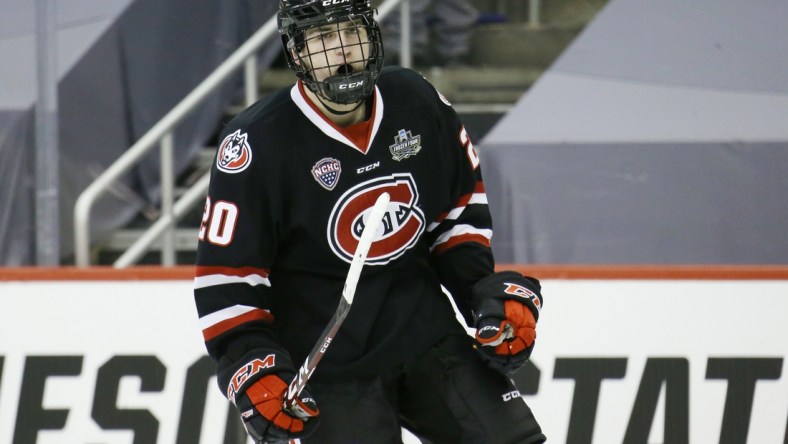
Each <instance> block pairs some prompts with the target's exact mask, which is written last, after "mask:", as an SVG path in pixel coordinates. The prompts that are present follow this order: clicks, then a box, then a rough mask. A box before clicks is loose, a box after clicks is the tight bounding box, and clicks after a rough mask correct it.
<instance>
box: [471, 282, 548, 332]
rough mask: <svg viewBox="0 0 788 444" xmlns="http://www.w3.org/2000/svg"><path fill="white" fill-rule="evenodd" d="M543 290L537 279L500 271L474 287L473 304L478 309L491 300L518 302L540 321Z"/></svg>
mask: <svg viewBox="0 0 788 444" xmlns="http://www.w3.org/2000/svg"><path fill="white" fill-rule="evenodd" d="M541 289H542V286H541V285H540V284H539V280H538V279H536V278H533V277H529V276H523V275H522V274H520V273H518V272H516V271H500V272H498V273H493V274H491V275H489V276H487V277H485V278H484V279H482V280H480V281H479V282H477V283H476V284H475V285H474V286H473V291H472V297H473V304H474V307H477V309H478V308H479V307H482V306H483V305H485V304H484V303H485V301H488V300H490V299H495V300H503V301H505V300H516V301H519V302H521V303H523V304H525V305H526V306H527V307H528V309H529V310H531V312H532V313H533V315H534V319H536V320H537V321H538V320H539V311H540V310H541V309H542V294H541Z"/></svg>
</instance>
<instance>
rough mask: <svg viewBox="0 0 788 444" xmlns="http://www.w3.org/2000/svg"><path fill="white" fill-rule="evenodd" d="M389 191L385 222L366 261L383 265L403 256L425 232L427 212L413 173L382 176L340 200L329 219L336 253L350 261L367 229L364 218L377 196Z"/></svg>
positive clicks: (329, 231) (329, 238) (360, 185)
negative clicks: (365, 228)
mask: <svg viewBox="0 0 788 444" xmlns="http://www.w3.org/2000/svg"><path fill="white" fill-rule="evenodd" d="M384 192H387V193H389V195H390V196H391V201H390V202H389V206H388V208H387V210H386V214H385V215H384V216H383V223H382V224H381V228H380V230H379V231H378V233H377V236H376V238H375V241H374V242H373V243H372V246H371V247H370V248H369V254H368V255H367V264H370V265H383V264H387V263H389V262H391V261H392V260H394V259H396V258H398V257H400V256H402V255H403V254H405V252H406V251H407V250H408V249H410V248H411V247H413V246H414V245H415V244H416V242H417V241H418V240H419V237H420V236H421V234H422V233H423V232H424V228H425V223H424V212H423V211H422V210H421V209H420V208H419V207H418V202H419V193H418V190H417V189H416V182H415V181H414V180H413V176H411V175H410V174H394V175H391V176H386V177H379V178H376V179H372V180H369V181H366V182H363V183H360V184H358V185H356V186H355V187H353V188H351V189H349V190H348V191H346V192H345V193H344V194H343V195H342V196H341V197H340V198H339V200H337V203H336V204H335V205H334V209H333V210H332V211H331V217H330V218H329V220H328V227H327V235H328V244H329V246H330V247H331V250H332V251H333V252H334V254H336V255H337V257H339V258H340V259H342V260H343V261H345V262H348V263H350V261H351V260H352V259H353V254H354V253H355V251H356V246H357V245H358V241H359V239H360V238H361V232H362V231H363V230H364V220H365V219H366V218H367V217H368V216H369V213H370V210H371V209H372V205H373V204H374V202H375V200H377V198H378V196H380V195H381V194H383V193H384Z"/></svg>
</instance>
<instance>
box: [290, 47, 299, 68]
mask: <svg viewBox="0 0 788 444" xmlns="http://www.w3.org/2000/svg"><path fill="white" fill-rule="evenodd" d="M290 55H292V56H293V63H295V64H296V65H299V66H300V65H301V57H299V56H298V54H297V53H296V52H295V49H293V48H290Z"/></svg>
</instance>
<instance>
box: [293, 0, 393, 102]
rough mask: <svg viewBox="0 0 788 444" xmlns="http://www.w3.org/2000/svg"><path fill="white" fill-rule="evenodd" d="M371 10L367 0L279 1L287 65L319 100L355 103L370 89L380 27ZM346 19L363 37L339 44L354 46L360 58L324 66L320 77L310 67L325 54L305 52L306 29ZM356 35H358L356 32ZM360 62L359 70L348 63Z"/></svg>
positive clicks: (379, 56) (377, 64) (378, 59)
mask: <svg viewBox="0 0 788 444" xmlns="http://www.w3.org/2000/svg"><path fill="white" fill-rule="evenodd" d="M373 13H374V10H373V9H372V7H371V5H370V2H369V0H280V2H279V14H278V22H279V34H280V36H281V39H282V45H283V47H284V51H285V56H286V57H287V63H288V65H289V66H290V68H291V69H292V70H293V71H295V73H296V75H297V76H298V78H299V79H301V81H302V82H303V83H304V85H306V87H307V88H309V89H310V90H311V91H312V92H314V93H315V94H317V95H318V96H319V97H320V98H321V99H324V100H328V101H330V102H333V103H338V104H353V103H359V102H361V101H363V100H365V99H366V98H367V97H369V96H370V95H371V94H372V92H373V91H374V87H375V82H376V81H377V79H378V77H379V76H380V71H381V69H382V67H383V42H382V38H381V35H380V28H379V26H378V24H377V22H376V21H375V19H374V18H373ZM345 22H350V23H351V25H350V26H351V27H355V28H356V29H359V30H361V29H363V30H365V34H366V40H364V41H361V40H357V41H347V42H343V43H341V44H342V46H343V47H350V46H358V47H359V48H360V51H356V52H360V53H361V57H362V59H360V60H355V61H346V62H345V63H343V64H342V65H336V64H335V65H329V64H328V59H327V58H326V63H325V64H324V65H325V66H323V67H321V68H320V69H328V70H329V72H330V75H329V76H328V77H326V78H324V79H322V80H318V79H317V78H316V76H315V72H314V71H315V69H313V68H312V65H313V63H312V62H313V61H314V60H315V59H316V58H317V57H327V56H326V54H325V51H316V52H315V53H309V52H308V51H307V53H306V54H304V51H305V50H307V49H308V45H307V41H306V32H307V30H308V29H312V28H316V27H320V28H321V30H322V29H323V28H325V27H336V28H335V29H336V30H337V31H339V29H340V24H341V23H345ZM358 35H361V32H359V34H358ZM358 61H363V68H362V69H355V70H354V69H352V66H351V65H350V63H351V62H353V63H354V64H355V62H358Z"/></svg>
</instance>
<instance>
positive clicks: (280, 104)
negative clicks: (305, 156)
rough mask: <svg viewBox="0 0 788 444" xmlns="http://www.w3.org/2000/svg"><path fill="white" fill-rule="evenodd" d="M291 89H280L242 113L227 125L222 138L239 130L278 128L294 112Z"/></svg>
mask: <svg viewBox="0 0 788 444" xmlns="http://www.w3.org/2000/svg"><path fill="white" fill-rule="evenodd" d="M291 88H292V87H286V88H282V89H279V90H278V91H275V92H273V93H271V94H269V95H267V96H266V97H264V98H263V99H261V100H259V101H257V102H255V103H254V104H252V105H250V106H249V107H248V108H246V109H244V110H243V111H241V112H240V113H239V114H238V115H236V116H235V117H233V118H232V119H231V120H230V121H229V122H228V123H227V125H226V126H225V128H224V130H223V131H222V136H226V135H227V134H230V133H232V132H234V131H236V130H239V129H240V130H242V131H244V130H250V129H253V128H254V127H258V126H269V125H274V126H276V125H278V124H280V123H281V121H282V119H284V120H286V119H287V117H286V116H287V115H288V113H290V112H292V110H291V108H294V104H293V101H292V99H291V98H290V89H291Z"/></svg>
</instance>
